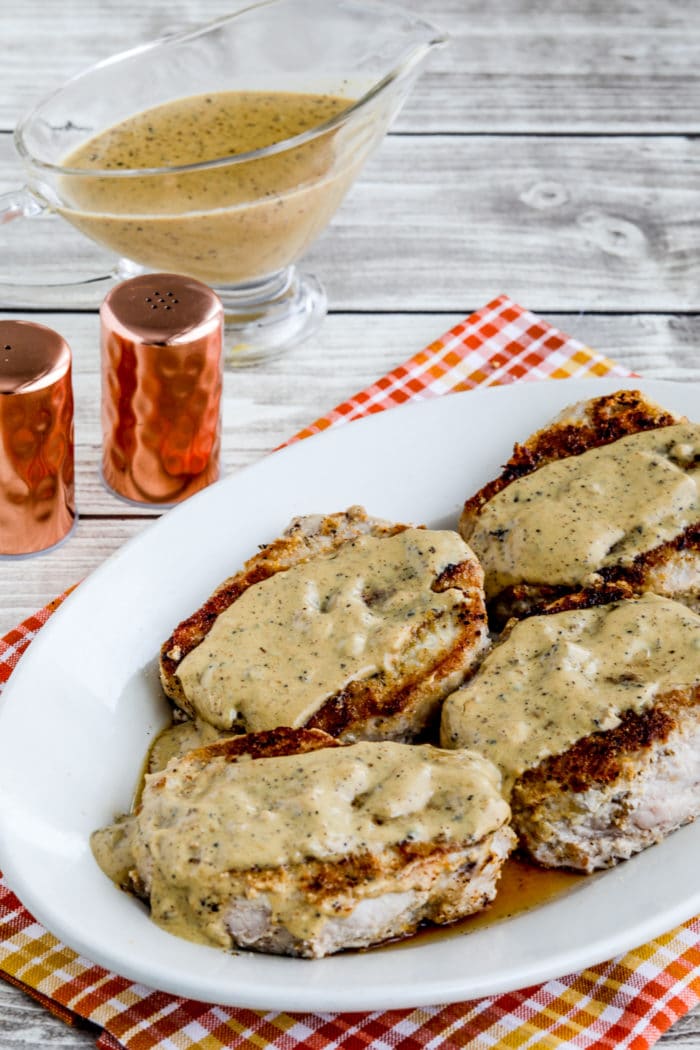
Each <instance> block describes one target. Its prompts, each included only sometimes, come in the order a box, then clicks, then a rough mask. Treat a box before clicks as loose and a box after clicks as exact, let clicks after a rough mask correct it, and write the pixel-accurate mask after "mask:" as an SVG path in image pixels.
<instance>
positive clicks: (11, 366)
mask: <svg viewBox="0 0 700 1050" xmlns="http://www.w3.org/2000/svg"><path fill="white" fill-rule="evenodd" d="M75 520H76V513H75V485H74V473H73V389H72V386H71V352H70V347H69V346H68V344H67V343H66V341H65V339H63V338H62V337H61V336H60V335H59V334H58V332H54V331H53V330H52V329H51V328H46V327H45V326H44V325H41V324H33V323H31V322H29V321H0V556H2V557H7V556H10V557H17V556H23V555H28V554H37V553H39V551H45V550H47V549H48V548H50V547H54V546H55V545H56V544H57V543H60V542H61V540H64V539H65V538H66V536H67V535H68V534H69V533H70V531H71V529H72V528H73V525H74V524H75Z"/></svg>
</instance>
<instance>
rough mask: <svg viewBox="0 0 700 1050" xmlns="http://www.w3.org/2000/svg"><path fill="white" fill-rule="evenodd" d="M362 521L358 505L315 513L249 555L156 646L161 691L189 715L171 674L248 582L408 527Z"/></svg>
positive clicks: (251, 582) (248, 585) (258, 581)
mask: <svg viewBox="0 0 700 1050" xmlns="http://www.w3.org/2000/svg"><path fill="white" fill-rule="evenodd" d="M368 522H369V518H368V515H367V513H366V511H364V509H363V508H361V507H351V508H349V510H347V511H345V512H342V511H341V512H339V513H337V514H329V515H326V516H324V517H323V518H319V521H318V525H317V527H316V529H315V531H314V533H313V534H312V535H309V534H308V533H307V532H306V531H305V530H304V528H303V526H302V525H301V524H299V523H298V522H297V523H295V524H293V525H292V526H291V527H290V528H289V529H288V530H287V531H286V532H285V533H284V535H282V536H280V537H279V538H278V539H275V540H273V541H272V542H271V543H269V544H267V545H266V546H265V547H263V548H262V550H260V551H259V552H258V553H257V554H255V555H253V557H252V558H250V559H249V560H248V561H247V562H245V564H244V566H243V569H242V570H241V571H240V572H238V573H236V574H235V575H234V576H230V577H229V578H228V579H227V580H224V582H223V583H222V584H221V585H220V586H219V587H217V588H216V590H215V591H214V593H213V594H212V595H211V596H210V597H209V598H208V599H207V600H206V601H205V602H204V604H203V605H202V606H200V608H199V609H197V610H196V612H194V613H192V615H191V616H188V617H187V619H186V620H183V621H182V623H180V624H178V626H177V627H176V628H175V630H174V631H173V633H172V634H171V636H170V638H168V640H167V641H166V642H165V643H164V644H163V646H162V647H161V654H160V674H161V681H162V683H163V689H164V690H165V693H166V695H167V696H169V697H170V698H171V699H172V700H174V701H175V703H176V704H178V705H179V706H180V707H181V708H182V709H183V710H184V711H186V712H187V713H188V714H189V715H190V716H193V715H194V712H193V711H192V709H191V708H190V705H189V704H188V702H187V699H186V697H185V695H184V693H183V690H182V686H181V684H180V681H179V679H178V677H177V668H178V666H179V664H180V663H181V662H182V660H184V659H185V657H186V656H187V654H188V653H189V652H191V651H192V650H193V649H196V648H197V646H198V645H199V644H200V643H201V642H203V641H204V639H205V638H206V636H207V635H208V633H209V631H210V630H211V628H212V627H213V625H214V622H215V620H216V618H217V617H218V616H219V615H220V614H221V613H222V612H224V610H225V609H228V607H229V606H230V605H232V604H233V602H235V601H236V599H237V598H240V596H241V595H242V594H243V592H244V591H246V590H247V589H248V588H249V587H252V586H253V585H254V584H256V583H261V582H262V581H263V580H266V579H268V577H270V576H273V575H274V574H275V573H276V572H280V571H282V570H284V569H289V568H290V567H291V566H292V565H297V564H300V563H302V562H305V561H309V559H310V558H313V557H314V556H316V555H317V554H319V552H321V551H332V550H335V549H336V548H337V547H339V546H340V545H341V544H342V543H345V542H346V541H347V540H348V539H349V538H354V537H355V536H358V535H360V534H361V532H363V531H364V532H368V533H369V534H370V535H372V536H393V535H395V534H396V533H398V532H402V531H403V530H404V529H406V528H408V527H409V526H408V525H400V524H389V523H387V522H376V523H373V524H372V525H371V526H370V527H368V525H367V523H368ZM363 526H364V528H363Z"/></svg>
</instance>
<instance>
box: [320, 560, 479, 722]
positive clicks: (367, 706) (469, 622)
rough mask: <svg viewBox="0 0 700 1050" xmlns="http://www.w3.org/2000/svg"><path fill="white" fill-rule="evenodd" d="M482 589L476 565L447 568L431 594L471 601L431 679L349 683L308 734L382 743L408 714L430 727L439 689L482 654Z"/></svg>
mask: <svg viewBox="0 0 700 1050" xmlns="http://www.w3.org/2000/svg"><path fill="white" fill-rule="evenodd" d="M481 584H482V577H481V570H480V569H479V567H478V565H477V564H476V562H462V563H461V564H460V565H450V566H448V568H447V569H445V570H444V572H442V573H441V575H440V576H439V577H438V579H437V580H436V581H435V583H434V584H433V590H434V591H442V590H448V589H449V588H451V587H455V588H460V589H462V590H464V591H465V592H467V593H469V594H471V599H470V601H469V603H468V605H467V606H466V607H465V608H464V609H462V610H461V611H460V613H459V616H458V618H459V624H460V630H459V636H458V638H457V640H456V641H455V643H454V644H453V645H452V646H451V648H450V649H449V650H448V651H447V652H446V653H445V655H444V656H443V657H442V659H440V660H439V661H438V662H437V663H436V664H434V666H433V667H432V668H431V669H430V671H428V672H427V673H426V671H425V669H421V671H420V672H417V673H415V674H412V675H409V676H408V677H406V678H404V680H403V682H402V684H401V686H400V687H399V688H397V684H396V681H395V680H394V679H393V678H392V677H391V676H388V675H374V676H373V677H372V678H371V679H370V680H365V681H357V682H350V683H349V685H348V686H347V687H346V688H345V689H344V690H343V691H342V692H340V693H338V694H336V696H333V697H331V698H330V699H329V700H327V701H326V703H325V704H323V706H322V707H321V708H320V709H319V710H318V711H317V712H316V714H315V715H314V716H313V717H312V718H311V719H309V722H308V723H307V726H308V728H315V729H322V730H324V731H325V732H326V733H331V734H333V735H334V736H336V735H340V734H341V733H342V734H344V735H350V736H352V735H355V734H357V733H359V732H361V733H362V735H363V736H367V735H371V736H375V737H381V736H383V735H384V730H385V728H386V729H387V730H389V723H390V720H391V719H394V718H396V717H397V716H400V715H401V712H405V711H411V712H412V718H413V720H414V721H415V723H416V724H417V725H419V726H420V727H421V728H424V727H426V726H427V725H428V724H429V722H430V721H431V717H432V712H433V709H434V708H435V694H436V691H441V690H440V685H439V683H441V682H445V681H449V680H450V679H451V677H452V676H453V675H457V674H459V672H460V670H461V669H463V668H464V662H465V657H466V656H467V654H469V653H470V652H473V653H476V652H478V651H479V649H480V648H481V646H482V639H483V637H484V635H485V632H486V630H487V623H486V608H485V606H484V603H483V601H482V599H481ZM429 630H430V622H429V621H426V622H425V623H424V624H422V625H421V629H420V632H419V633H421V634H425V633H427V632H428V631H429ZM442 691H444V690H442ZM450 691H451V690H450ZM350 712H351V713H352V714H351V717H349V713H350Z"/></svg>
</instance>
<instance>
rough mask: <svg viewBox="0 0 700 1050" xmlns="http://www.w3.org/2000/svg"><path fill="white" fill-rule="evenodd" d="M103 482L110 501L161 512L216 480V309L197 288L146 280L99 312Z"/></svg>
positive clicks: (135, 281)
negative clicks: (114, 497) (161, 508)
mask: <svg viewBox="0 0 700 1050" xmlns="http://www.w3.org/2000/svg"><path fill="white" fill-rule="evenodd" d="M100 320H101V329H102V337H101V343H102V432H103V455H102V476H103V478H104V481H105V482H106V484H107V485H108V486H109V488H111V489H112V490H113V491H114V492H115V493H116V494H117V495H119V496H122V497H124V498H125V499H127V500H131V501H133V502H136V503H139V504H150V505H158V506H168V505H170V504H173V503H178V502H179V501H181V500H183V499H186V498H187V497H188V496H191V495H192V494H193V493H194V492H197V491H198V490H199V489H202V488H204V487H205V486H206V485H209V484H211V482H212V481H216V479H217V477H218V474H219V446H220V401H221V383H222V356H221V355H222V334H223V307H222V305H221V301H220V299H219V297H218V296H217V295H216V294H215V293H214V292H213V291H212V290H211V289H210V288H208V287H207V286H206V285H205V284H201V283H200V282H199V281H196V280H194V279H192V278H189V277H182V276H178V275H175V274H162V273H160V274H144V275H143V276H139V277H133V278H131V279H130V280H128V281H124V282H123V283H122V284H119V285H117V286H116V287H115V288H113V289H112V291H111V292H110V293H109V294H108V295H107V297H106V299H105V301H104V302H103V304H102V308H101V310H100Z"/></svg>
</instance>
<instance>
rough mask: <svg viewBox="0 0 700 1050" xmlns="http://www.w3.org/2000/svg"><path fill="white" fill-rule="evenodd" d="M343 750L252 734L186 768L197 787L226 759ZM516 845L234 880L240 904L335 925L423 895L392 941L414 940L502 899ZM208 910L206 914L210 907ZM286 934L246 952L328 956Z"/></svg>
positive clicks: (288, 867) (294, 736)
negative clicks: (358, 912) (419, 932)
mask: <svg viewBox="0 0 700 1050" xmlns="http://www.w3.org/2000/svg"><path fill="white" fill-rule="evenodd" d="M343 746H347V745H343V744H342V743H339V742H338V741H337V740H336V739H334V738H333V737H331V736H329V735H328V734H326V733H323V732H321V731H319V730H318V729H291V728H286V727H283V728H279V729H274V730H269V731H264V732H258V733H249V734H246V735H241V736H237V737H231V738H228V739H226V740H220V741H216V742H214V743H211V744H207V745H206V746H204V747H201V748H197V749H196V750H194V751H191V752H190V753H189V754H188V756H187V759H186V761H187V763H188V765H191V766H192V770H191V772H189V773H187V774H185V775H186V778H187V779H193V780H196V776H197V768H198V767H199V768H201V767H202V766H204V765H206V764H207V763H208V762H209V761H211V760H213V759H217V758H221V757H222V756H223V757H224V758H226V759H228V760H230V761H231V762H237V761H239V760H244V761H248V760H253V761H260V760H264V759H265V758H276V757H282V756H285V755H298V754H304V753H306V752H309V751H315V750H319V749H322V748H326V747H343ZM181 775H183V774H181ZM164 785H165V776H163V777H162V778H160V779H158V780H154V781H153V782H152V784H151V786H150V789H151V790H156V791H157V790H159V789H160V788H162V787H164ZM140 808H141V807H139V809H140ZM137 813H138V810H137ZM514 845H515V836H514V835H513V833H512V832H511V831H510V828H509V827H508V824H507V823H505V824H502V825H501V826H500V827H498V828H496V829H494V831H493V832H492V833H491V834H489V835H488V836H486V837H485V838H484V839H483V840H481V841H480V842H471V841H469V842H463V843H460V842H455V841H451V840H448V839H447V838H446V837H443V836H442V835H440V836H438V837H436V838H435V839H433V840H431V841H429V842H414V841H410V840H405V841H403V842H400V843H398V844H396V845H391V846H387V847H386V848H384V849H383V850H382V851H381V852H380V853H372V852H369V851H367V850H363V851H360V852H357V853H352V854H348V855H347V856H344V857H339V858H338V859H336V860H329V861H320V860H316V859H314V858H307V859H305V860H304V861H303V862H302V863H289V864H283V865H280V866H277V867H270V868H257V867H254V868H249V869H245V870H241V871H236V872H230V873H229V876H230V881H231V893H232V899H233V898H237V899H238V900H239V901H241V900H246V901H251V902H255V901H258V900H260V899H264V898H265V897H266V895H267V894H273V895H277V896H280V895H281V896H283V897H284V898H286V899H296V900H297V901H298V906H299V908H312V909H319V910H320V911H323V912H324V913H325V914H326V915H327V916H328V920H329V921H331V920H336V919H343V918H347V917H349V916H350V915H351V914H352V913H353V911H354V909H355V908H356V906H357V905H358V903H359V902H361V901H362V900H365V899H368V898H370V899H376V900H377V901H379V900H380V899H381V898H382V897H384V896H386V897H388V898H389V899H391V898H392V897H393V896H395V895H396V894H401V893H405V894H406V895H407V896H410V895H411V894H414V895H416V896H417V897H419V896H420V895H421V894H422V895H423V896H422V897H421V898H420V899H419V900H418V901H417V903H416V905H415V914H412V913H410V912H409V913H407V915H406V917H405V919H404V920H403V921H404V922H405V925H404V926H403V927H402V928H399V929H395V930H393V932H391V936H392V937H395V936H406V935H408V934H410V933H413V932H414V931H415V929H416V928H417V927H418V926H419V925H421V924H422V923H424V922H427V921H429V922H434V923H449V922H453V921H455V920H456V919H458V918H461V917H463V916H464V915H466V914H471V913H472V912H474V911H477V910H479V909H480V908H482V907H484V906H485V905H486V904H488V903H489V902H490V901H491V900H492V899H493V896H494V894H495V881H496V879H497V878H498V874H499V872H500V868H501V865H502V864H503V861H504V860H505V857H506V855H507V854H508V853H509V852H510V851H511V850H512V849H513V846H514ZM125 888H126V889H128V890H130V891H131V892H133V893H135V894H137V895H138V896H140V897H142V898H143V899H144V900H145V901H146V902H148V900H149V891H148V889H147V885H146V883H145V882H144V881H143V880H142V878H141V876H140V875H139V872H138V871H137V870H136V869H133V870H132V871H131V872H130V873H129V879H128V882H127V884H126V886H125ZM426 898H427V899H426ZM201 903H202V905H205V906H206V903H207V902H206V901H205V900H203V901H202V902H201ZM211 906H212V909H213V910H218V909H219V904H218V903H217V902H212V905H211ZM279 933H280V931H279V928H277V929H276V930H275V929H272V930H271V933H270V937H269V938H268V939H267V940H266V939H263V940H261V941H260V943H257V942H256V943H252V944H251V943H247V942H246V943H245V945H244V946H245V947H249V948H250V947H252V948H254V949H256V950H263V951H273V952H276V953H279V952H284V953H286V954H292V955H300V956H308V957H310V956H314V955H320V954H324V952H323V951H322V950H321V949H320V948H319V946H318V945H316V944H312V943H311V942H308V943H306V942H302V941H298V940H296V939H295V938H292V937H290V936H287V937H286V939H285V938H282V940H281V941H280V939H279ZM351 933H352V931H351ZM376 942H377V938H376V937H374V938H373V937H371V936H370V937H369V938H368V941H367V943H368V944H371V943H376ZM341 947H342V945H341ZM332 950H333V951H337V950H338V948H337V947H334V948H333V949H332Z"/></svg>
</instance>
